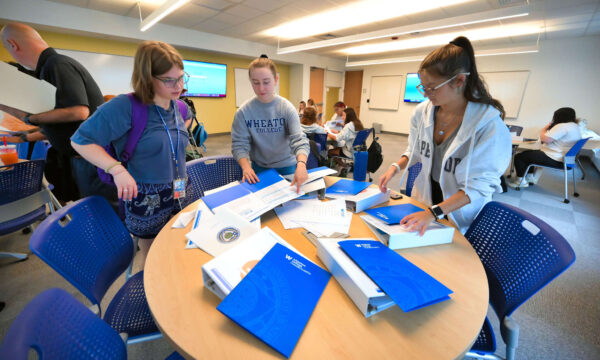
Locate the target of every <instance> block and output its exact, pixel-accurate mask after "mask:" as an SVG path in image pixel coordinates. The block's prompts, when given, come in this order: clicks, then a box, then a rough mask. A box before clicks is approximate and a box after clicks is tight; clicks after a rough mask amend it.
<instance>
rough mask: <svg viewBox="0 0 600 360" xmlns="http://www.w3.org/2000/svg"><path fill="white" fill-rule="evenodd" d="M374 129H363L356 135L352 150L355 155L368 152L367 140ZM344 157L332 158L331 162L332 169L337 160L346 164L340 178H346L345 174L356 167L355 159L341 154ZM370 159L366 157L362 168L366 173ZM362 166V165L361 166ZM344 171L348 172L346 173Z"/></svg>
mask: <svg viewBox="0 0 600 360" xmlns="http://www.w3.org/2000/svg"><path fill="white" fill-rule="evenodd" d="M372 130H373V129H363V130H360V131H359V132H358V133H356V137H355V138H354V142H353V143H352V150H353V154H355V153H356V152H362V151H364V152H366V151H367V139H368V138H369V135H370V134H371V131H372ZM341 154H342V155H340V156H332V157H331V158H330V159H331V162H330V167H332V166H333V161H335V159H340V160H341V161H342V162H343V163H344V167H343V168H342V172H341V173H340V176H342V177H344V176H345V173H346V172H347V171H348V168H349V167H352V166H353V165H354V157H353V158H349V157H347V156H345V155H343V153H341ZM367 159H368V157H367V156H365V158H364V161H365V164H364V167H362V168H363V169H364V170H365V171H366V169H367V164H366V161H367ZM361 165H362V164H361ZM344 170H346V171H345V172H344ZM369 181H371V179H369Z"/></svg>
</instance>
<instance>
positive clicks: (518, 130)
mask: <svg viewBox="0 0 600 360" xmlns="http://www.w3.org/2000/svg"><path fill="white" fill-rule="evenodd" d="M506 126H507V127H508V132H511V133H515V134H516V135H517V136H521V132H523V127H522V126H518V125H506Z"/></svg>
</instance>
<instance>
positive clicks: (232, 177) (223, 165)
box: [186, 156, 242, 201]
mask: <svg viewBox="0 0 600 360" xmlns="http://www.w3.org/2000/svg"><path fill="white" fill-rule="evenodd" d="M186 169H187V173H188V180H189V182H190V185H191V187H192V189H193V192H194V194H191V196H192V198H191V199H192V201H194V200H197V199H199V198H201V197H202V196H204V192H205V191H208V190H212V189H215V188H218V187H220V186H223V185H227V184H229V183H230V182H232V181H238V180H241V179H242V168H241V167H240V165H239V164H238V163H237V161H236V160H235V159H234V158H233V156H211V157H204V158H201V159H196V160H192V161H188V162H187V164H186Z"/></svg>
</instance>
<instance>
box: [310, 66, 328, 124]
mask: <svg viewBox="0 0 600 360" xmlns="http://www.w3.org/2000/svg"><path fill="white" fill-rule="evenodd" d="M324 84H325V69H321V68H316V67H311V68H310V89H309V93H308V96H309V97H310V98H311V99H313V100H314V101H315V105H317V113H320V112H322V111H323V88H324Z"/></svg>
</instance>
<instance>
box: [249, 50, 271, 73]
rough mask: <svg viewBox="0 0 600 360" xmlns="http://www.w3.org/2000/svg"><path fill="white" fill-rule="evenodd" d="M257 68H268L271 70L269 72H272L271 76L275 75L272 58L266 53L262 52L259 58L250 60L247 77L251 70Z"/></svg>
mask: <svg viewBox="0 0 600 360" xmlns="http://www.w3.org/2000/svg"><path fill="white" fill-rule="evenodd" d="M259 68H269V70H271V73H272V74H273V78H276V77H277V66H275V63H274V62H273V60H271V59H269V58H268V57H267V55H264V54H263V55H261V56H260V57H259V58H256V59H254V60H252V62H251V63H250V65H249V66H248V77H250V76H251V75H252V74H251V71H252V70H254V69H259Z"/></svg>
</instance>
